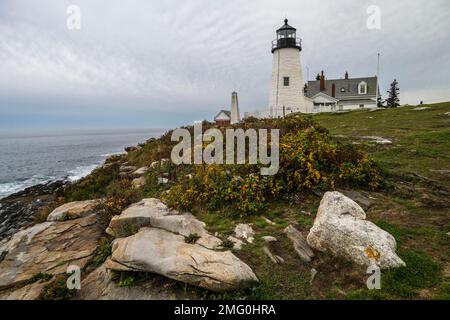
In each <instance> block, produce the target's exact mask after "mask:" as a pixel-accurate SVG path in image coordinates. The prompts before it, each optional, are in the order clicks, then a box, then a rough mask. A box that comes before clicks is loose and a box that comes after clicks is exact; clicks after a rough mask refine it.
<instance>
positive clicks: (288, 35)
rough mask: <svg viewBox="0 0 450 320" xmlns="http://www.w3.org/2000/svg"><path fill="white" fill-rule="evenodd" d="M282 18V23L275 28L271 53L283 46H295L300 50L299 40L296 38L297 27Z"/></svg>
mask: <svg viewBox="0 0 450 320" xmlns="http://www.w3.org/2000/svg"><path fill="white" fill-rule="evenodd" d="M288 22H289V21H288V19H285V20H284V25H283V26H282V27H281V28H280V29H278V30H277V38H276V39H275V40H274V41H272V53H273V52H274V51H276V50H278V49H283V48H297V49H299V50H300V51H302V46H301V40H300V39H299V38H297V29H295V28H294V27H292V26H290V25H289V24H288Z"/></svg>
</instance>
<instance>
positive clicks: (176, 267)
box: [105, 227, 258, 292]
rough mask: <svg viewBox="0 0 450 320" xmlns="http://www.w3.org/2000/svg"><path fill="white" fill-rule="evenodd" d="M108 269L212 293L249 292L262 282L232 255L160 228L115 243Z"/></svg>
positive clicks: (108, 261)
mask: <svg viewBox="0 0 450 320" xmlns="http://www.w3.org/2000/svg"><path fill="white" fill-rule="evenodd" d="M105 266H106V268H107V269H111V270H116V271H145V272H152V273H157V274H160V275H163V276H165V277H167V278H170V279H174V280H177V281H182V282H185V283H189V284H191V285H195V286H199V287H202V288H205V289H208V290H211V291H216V292H224V291H228V290H237V289H241V288H245V287H247V286H249V285H251V284H252V283H255V282H257V281H258V279H257V277H256V275H255V274H254V273H253V271H252V269H251V268H250V267H249V266H248V265H246V264H245V263H243V262H242V261H241V260H239V259H238V258H237V257H236V256H234V255H233V254H232V253H231V252H230V251H215V250H211V249H208V248H205V247H204V246H202V245H199V244H191V243H186V238H185V237H183V236H182V235H180V234H175V233H173V232H169V231H167V230H163V229H159V228H147V227H145V228H142V229H140V231H139V232H138V233H137V234H135V235H133V236H130V237H127V238H120V239H116V240H115V241H114V242H113V248H112V256H111V258H110V259H109V260H107V262H106V265H105Z"/></svg>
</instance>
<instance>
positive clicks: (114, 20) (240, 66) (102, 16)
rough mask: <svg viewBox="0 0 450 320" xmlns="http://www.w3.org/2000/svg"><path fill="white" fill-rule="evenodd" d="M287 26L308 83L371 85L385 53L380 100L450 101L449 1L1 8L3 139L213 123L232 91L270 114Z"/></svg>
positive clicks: (244, 105) (97, 0) (41, 1)
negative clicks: (76, 17) (42, 131)
mask: <svg viewBox="0 0 450 320" xmlns="http://www.w3.org/2000/svg"><path fill="white" fill-rule="evenodd" d="M72 4H73V5H78V6H79V7H80V9H81V30H69V29H68V28H67V26H66V21H67V17H68V15H67V13H66V10H67V7H68V6H69V5H72ZM370 5H378V6H379V7H380V9H381V29H380V30H369V29H368V28H367V26H366V21H367V18H368V14H367V12H366V10H367V8H368V6H370ZM285 16H287V18H288V19H289V23H290V24H291V25H292V26H294V27H296V28H297V35H298V36H300V37H301V38H302V39H303V51H302V52H301V59H302V65H303V72H304V76H305V78H306V75H307V67H308V68H309V70H310V72H309V73H310V79H312V78H314V75H315V74H317V73H318V72H319V71H320V70H322V69H323V70H325V73H326V76H327V78H340V77H342V76H343V75H344V72H345V71H346V70H348V72H349V74H350V77H361V76H373V75H375V73H376V54H377V52H381V54H382V59H381V91H382V93H383V94H385V93H386V90H387V89H388V86H389V83H390V82H391V81H392V80H393V79H394V78H397V80H398V81H399V84H400V90H401V102H402V103H410V104H417V103H418V102H419V101H420V100H424V101H425V102H439V101H450V81H449V75H450V19H449V17H450V1H448V0H432V1H430V0H420V1H417V0H416V1H411V0H397V1H391V0H386V1H376V0H371V1H364V0H363V1H361V0H339V1H336V0H320V1H317V0H314V1H311V0H309V1H303V0H282V1H280V0H277V1H269V0H258V1H256V0H255V1H248V0H245V1H244V0H214V1H212V0H208V1H206V0H183V1H181V0H177V1H175V0H171V1H146V0H127V1H123V0H122V1H119V0H71V1H66V0H59V1H54V0H33V1H29V0H0V129H1V128H20V127H75V128H76V127H117V126H120V127H173V126H176V125H180V124H190V123H192V122H193V121H194V120H200V119H212V118H213V117H214V115H215V114H216V113H217V111H218V110H220V109H223V108H229V105H230V101H231V92H232V91H233V90H236V91H238V93H239V102H240V107H241V113H243V112H245V111H252V110H255V109H265V108H267V106H268V100H269V87H270V77H271V66H272V65H271V64H272V54H271V52H270V42H271V40H272V39H274V38H275V30H276V29H277V28H279V27H280V26H281V25H282V24H283V19H284V18H285ZM305 80H306V79H305Z"/></svg>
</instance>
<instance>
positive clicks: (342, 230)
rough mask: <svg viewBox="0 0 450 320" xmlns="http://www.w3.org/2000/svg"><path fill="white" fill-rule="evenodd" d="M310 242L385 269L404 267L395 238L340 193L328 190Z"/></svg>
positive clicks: (360, 263) (311, 244)
mask: <svg viewBox="0 0 450 320" xmlns="http://www.w3.org/2000/svg"><path fill="white" fill-rule="evenodd" d="M307 242H308V244H309V245H310V246H311V247H312V248H314V249H316V250H319V251H324V252H325V251H328V252H331V253H333V254H334V255H336V256H340V257H343V258H345V259H349V260H351V261H354V262H355V263H357V264H359V265H365V266H369V265H372V264H373V263H375V264H376V265H378V266H379V267H380V268H382V269H387V268H396V267H402V266H405V263H404V262H403V261H402V260H401V259H400V258H399V257H398V256H397V254H396V253H395V250H396V247H397V243H396V241H395V239H394V237H393V236H392V235H391V234H389V233H387V232H386V231H384V230H382V229H381V228H379V227H378V226H376V225H375V224H374V223H372V222H370V221H367V220H366V214H365V212H364V210H363V209H362V208H361V207H360V206H359V205H358V204H357V203H356V202H354V201H353V200H351V199H350V198H347V197H346V196H344V195H343V194H341V193H339V192H327V193H325V195H324V197H323V198H322V200H321V202H320V206H319V209H318V212H317V216H316V219H315V221H314V225H313V227H312V228H311V230H310V232H309V234H308V237H307Z"/></svg>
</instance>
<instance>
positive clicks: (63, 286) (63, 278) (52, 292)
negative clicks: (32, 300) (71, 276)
mask: <svg viewBox="0 0 450 320" xmlns="http://www.w3.org/2000/svg"><path fill="white" fill-rule="evenodd" d="M67 278H68V276H67V275H60V276H58V277H57V278H56V279H55V280H54V281H52V282H51V283H49V284H46V285H45V286H44V288H43V289H42V292H41V294H40V295H39V298H38V299H39V300H70V299H72V298H73V296H74V295H75V292H76V289H73V290H70V289H68V288H67V283H66V282H67Z"/></svg>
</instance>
